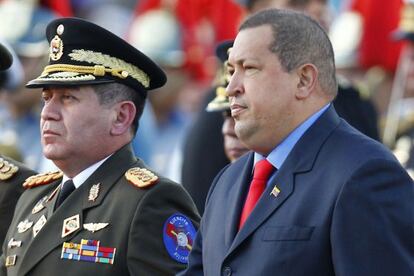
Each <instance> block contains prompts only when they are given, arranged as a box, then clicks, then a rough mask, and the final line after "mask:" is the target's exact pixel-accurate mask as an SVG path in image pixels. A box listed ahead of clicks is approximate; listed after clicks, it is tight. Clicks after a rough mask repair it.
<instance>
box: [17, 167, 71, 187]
mask: <svg viewBox="0 0 414 276" xmlns="http://www.w3.org/2000/svg"><path fill="white" fill-rule="evenodd" d="M62 176H63V173H62V172H60V171H54V172H47V173H42V174H37V175H33V176H30V177H29V178H27V179H26V181H25V182H24V183H23V187H24V188H26V189H30V188H34V187H37V186H41V185H46V184H49V183H51V182H53V181H55V180H58V179H59V178H61V177H62Z"/></svg>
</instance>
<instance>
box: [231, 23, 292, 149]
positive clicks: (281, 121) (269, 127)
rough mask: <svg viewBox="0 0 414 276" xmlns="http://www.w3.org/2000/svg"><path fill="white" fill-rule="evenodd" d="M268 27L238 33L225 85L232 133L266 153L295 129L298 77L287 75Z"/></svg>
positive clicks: (250, 146)
mask: <svg viewBox="0 0 414 276" xmlns="http://www.w3.org/2000/svg"><path fill="white" fill-rule="evenodd" d="M272 41H273V34H272V31H271V28H270V26H268V25H265V26H260V27H255V28H248V29H245V30H242V31H241V32H239V34H238V35H237V37H236V40H235V42H234V46H233V49H232V51H231V52H230V56H229V72H230V74H231V78H230V83H229V85H228V86H227V90H226V91H227V94H228V95H229V99H230V104H231V115H232V117H233V118H234V119H235V131H236V134H237V136H238V137H239V138H240V140H242V141H243V143H244V144H246V146H247V147H248V148H250V149H252V150H254V151H257V152H259V153H262V154H268V153H269V152H270V151H271V150H272V149H273V148H274V147H275V146H277V145H278V144H279V143H280V142H281V140H282V139H283V138H285V137H286V135H287V134H288V133H290V132H291V131H292V130H293V129H294V127H296V126H295V117H294V115H295V106H294V102H295V93H294V91H295V89H297V86H298V82H299V78H298V76H297V74H296V73H295V72H294V71H293V72H292V73H288V72H286V71H285V70H284V69H283V68H282V66H281V64H280V62H279V59H278V57H277V56H276V54H275V53H272V52H271V51H270V50H269V45H270V44H271V42H272Z"/></svg>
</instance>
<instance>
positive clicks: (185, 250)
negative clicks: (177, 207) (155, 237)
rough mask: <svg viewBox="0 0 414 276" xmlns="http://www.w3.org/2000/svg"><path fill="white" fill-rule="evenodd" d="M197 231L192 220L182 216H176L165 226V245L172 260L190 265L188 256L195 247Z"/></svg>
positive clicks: (168, 220) (170, 218) (169, 219)
mask: <svg viewBox="0 0 414 276" xmlns="http://www.w3.org/2000/svg"><path fill="white" fill-rule="evenodd" d="M195 234H196V229H195V228H194V226H193V224H192V222H191V220H190V219H189V218H187V217H186V216H184V215H182V214H178V213H177V214H174V215H172V216H171V217H169V218H168V219H167V221H166V222H165V224H164V230H163V239H164V245H165V248H166V249H167V252H168V254H169V255H170V256H171V258H172V259H173V260H175V261H177V262H180V263H183V264H186V263H188V255H189V254H190V251H191V249H192V247H193V242H194V237H195Z"/></svg>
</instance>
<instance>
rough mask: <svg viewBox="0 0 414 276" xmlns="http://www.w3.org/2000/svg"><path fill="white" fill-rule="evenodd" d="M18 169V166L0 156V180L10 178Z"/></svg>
mask: <svg viewBox="0 0 414 276" xmlns="http://www.w3.org/2000/svg"><path fill="white" fill-rule="evenodd" d="M18 170H19V167H17V166H16V165H14V164H12V163H11V162H8V161H6V160H4V159H3V158H1V157H0V180H7V179H9V178H11V177H12V176H13V175H14V174H15V173H16V172H17V171H18Z"/></svg>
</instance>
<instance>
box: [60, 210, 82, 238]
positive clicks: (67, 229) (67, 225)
mask: <svg viewBox="0 0 414 276" xmlns="http://www.w3.org/2000/svg"><path fill="white" fill-rule="evenodd" d="M79 227H80V218H79V214H77V215H74V216H71V217H69V218H67V219H65V220H64V221H63V227H62V238H64V237H66V236H68V235H70V234H72V233H73V232H75V231H76V230H78V229H79Z"/></svg>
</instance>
